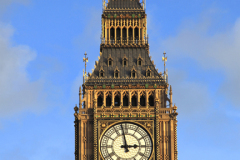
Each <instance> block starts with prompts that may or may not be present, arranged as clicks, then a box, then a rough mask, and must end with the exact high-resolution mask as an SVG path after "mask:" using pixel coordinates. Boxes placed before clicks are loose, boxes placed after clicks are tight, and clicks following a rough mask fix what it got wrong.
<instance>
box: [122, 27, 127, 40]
mask: <svg viewBox="0 0 240 160" xmlns="http://www.w3.org/2000/svg"><path fill="white" fill-rule="evenodd" d="M122 40H123V41H124V43H125V41H126V40H127V29H126V28H125V27H124V28H123V29H122Z"/></svg>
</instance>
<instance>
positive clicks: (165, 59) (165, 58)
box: [162, 51, 167, 78]
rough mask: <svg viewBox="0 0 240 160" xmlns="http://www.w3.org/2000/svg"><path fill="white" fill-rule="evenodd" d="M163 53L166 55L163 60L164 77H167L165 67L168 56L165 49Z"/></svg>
mask: <svg viewBox="0 0 240 160" xmlns="http://www.w3.org/2000/svg"><path fill="white" fill-rule="evenodd" d="M163 55H164V57H162V61H164V77H165V78H166V69H165V67H166V61H167V57H166V56H165V55H166V52H165V51H164V52H163Z"/></svg>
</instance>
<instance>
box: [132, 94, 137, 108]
mask: <svg viewBox="0 0 240 160" xmlns="http://www.w3.org/2000/svg"><path fill="white" fill-rule="evenodd" d="M132 106H137V97H136V95H134V96H132Z"/></svg>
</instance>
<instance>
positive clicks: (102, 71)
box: [99, 67, 104, 77]
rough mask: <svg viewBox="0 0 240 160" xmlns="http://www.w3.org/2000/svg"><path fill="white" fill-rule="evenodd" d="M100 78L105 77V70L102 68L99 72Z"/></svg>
mask: <svg viewBox="0 0 240 160" xmlns="http://www.w3.org/2000/svg"><path fill="white" fill-rule="evenodd" d="M99 77H104V70H103V68H102V67H101V69H100V70H99Z"/></svg>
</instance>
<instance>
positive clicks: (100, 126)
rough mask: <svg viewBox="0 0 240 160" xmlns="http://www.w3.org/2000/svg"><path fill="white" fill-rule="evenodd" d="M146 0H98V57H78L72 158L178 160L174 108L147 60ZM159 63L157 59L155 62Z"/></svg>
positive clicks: (165, 81)
mask: <svg viewBox="0 0 240 160" xmlns="http://www.w3.org/2000/svg"><path fill="white" fill-rule="evenodd" d="M145 4H146V3H145V1H144V0H142V1H139V0H108V1H107V2H106V1H105V0H103V13H102V25H101V26H102V34H101V44H100V55H99V56H98V58H97V55H96V59H97V61H96V62H95V66H94V69H93V70H92V73H87V72H86V67H87V62H88V57H87V53H85V57H84V59H83V61H84V63H85V69H84V71H83V85H82V87H83V89H82V90H81V87H80V90H79V106H75V108H74V110H75V113H74V116H75V122H74V123H75V160H177V155H178V151H177V120H176V116H177V115H178V113H177V111H176V110H177V107H176V106H175V105H173V103H172V88H171V86H169V84H168V75H167V70H166V69H165V66H166V61H167V57H166V53H165V52H164V56H163V58H162V60H163V61H164V70H163V73H162V72H158V69H156V67H155V64H154V61H153V60H152V59H151V56H150V52H149V44H148V35H147V15H146V13H145V8H146V5H145ZM156 61H158V60H156Z"/></svg>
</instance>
